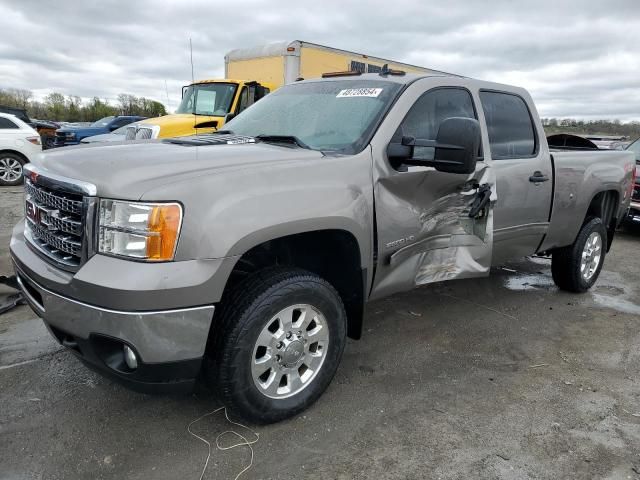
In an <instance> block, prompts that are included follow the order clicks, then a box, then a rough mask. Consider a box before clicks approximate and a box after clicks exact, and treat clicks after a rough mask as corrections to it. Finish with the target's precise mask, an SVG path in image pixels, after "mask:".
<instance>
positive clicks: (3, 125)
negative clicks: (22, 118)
mask: <svg viewBox="0 0 640 480" xmlns="http://www.w3.org/2000/svg"><path fill="white" fill-rule="evenodd" d="M17 128H19V127H18V126H17V125H16V124H15V123H13V122H12V121H11V120H9V119H8V118H4V117H0V129H2V130H9V129H11V130H15V129H17Z"/></svg>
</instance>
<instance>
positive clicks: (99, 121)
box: [91, 117, 116, 127]
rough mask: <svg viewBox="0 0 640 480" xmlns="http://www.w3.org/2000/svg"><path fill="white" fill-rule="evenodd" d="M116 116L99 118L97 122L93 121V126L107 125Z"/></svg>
mask: <svg viewBox="0 0 640 480" xmlns="http://www.w3.org/2000/svg"><path fill="white" fill-rule="evenodd" d="M114 118H116V117H104V118H101V119H100V120H98V121H97V122H93V123H92V124H91V126H92V127H106V126H107V125H109V124H110V123H111V121H112V120H113V119H114Z"/></svg>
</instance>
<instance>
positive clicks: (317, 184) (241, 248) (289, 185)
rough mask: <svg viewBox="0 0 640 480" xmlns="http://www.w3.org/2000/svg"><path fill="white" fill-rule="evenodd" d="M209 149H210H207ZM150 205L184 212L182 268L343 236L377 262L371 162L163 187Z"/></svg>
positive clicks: (312, 163) (283, 166)
mask: <svg viewBox="0 0 640 480" xmlns="http://www.w3.org/2000/svg"><path fill="white" fill-rule="evenodd" d="M205 148H206V147H205ZM144 197H145V198H149V199H160V198H171V199H177V200H179V201H181V202H182V203H183V205H184V211H185V214H184V219H183V226H182V231H181V233H180V239H179V243H178V250H177V252H176V260H189V259H205V258H222V257H233V256H238V255H242V254H243V253H245V252H247V251H248V250H250V249H251V248H253V247H255V246H257V245H259V244H261V243H264V242H266V241H269V240H273V239H276V238H280V237H284V236H287V235H292V234H296V233H302V232H309V231H317V230H327V229H337V230H344V231H347V232H349V233H351V234H352V235H353V236H354V237H355V239H356V240H357V242H358V246H359V248H360V252H361V259H360V261H361V264H362V265H367V264H368V263H369V261H370V259H371V255H372V253H371V252H372V248H371V246H372V241H373V240H372V238H373V190H372V185H371V154H370V150H369V149H366V150H365V151H363V152H361V153H360V154H358V155H354V156H348V157H347V156H342V157H328V156H327V157H318V158H317V159H305V160H304V161H287V162H275V163H267V164H266V165H264V166H263V165H258V166H257V167H256V164H251V165H249V166H247V167H246V168H242V167H239V168H237V169H233V170H225V171H221V172H218V173H213V174H210V175H206V176H201V177H196V178H191V179H188V180H185V181H180V182H176V183H174V184H168V185H163V186H162V187H159V188H157V189H155V190H152V191H149V192H146V193H145V195H144Z"/></svg>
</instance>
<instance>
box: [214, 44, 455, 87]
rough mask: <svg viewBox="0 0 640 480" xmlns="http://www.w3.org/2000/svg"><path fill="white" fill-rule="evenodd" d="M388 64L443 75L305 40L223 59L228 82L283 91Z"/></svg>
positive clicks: (242, 51) (373, 70) (238, 52)
mask: <svg viewBox="0 0 640 480" xmlns="http://www.w3.org/2000/svg"><path fill="white" fill-rule="evenodd" d="M385 64H387V65H389V68H391V69H397V70H403V71H405V72H407V73H444V72H439V71H437V70H433V69H430V68H424V67H419V66H416V65H409V64H407V63H402V62H396V61H394V60H387V59H385V58H379V57H372V56H370V55H365V54H363V53H356V52H350V51H348V50H340V49H339V48H331V47H325V46H324V45H318V44H316V43H310V42H304V41H302V40H294V41H286V42H277V43H269V44H266V45H261V46H257V47H253V48H240V49H236V50H231V51H230V52H229V53H227V54H226V55H225V57H224V66H225V69H224V72H225V77H226V78H254V77H258V78H259V79H260V80H261V81H264V82H269V83H271V84H272V85H275V86H276V87H280V86H282V85H284V84H287V83H291V82H294V81H296V80H297V79H298V78H304V79H309V78H316V77H320V76H321V75H322V74H323V73H327V72H340V71H359V72H362V73H378V72H380V71H381V70H382V66H383V65H385Z"/></svg>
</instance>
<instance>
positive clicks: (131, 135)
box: [124, 125, 136, 140]
mask: <svg viewBox="0 0 640 480" xmlns="http://www.w3.org/2000/svg"><path fill="white" fill-rule="evenodd" d="M135 138H136V127H135V125H133V126H131V127H127V134H126V135H125V137H124V139H125V140H134V139H135Z"/></svg>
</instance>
